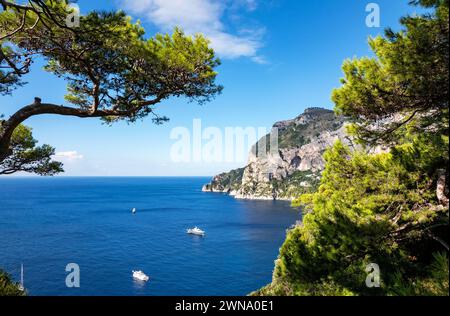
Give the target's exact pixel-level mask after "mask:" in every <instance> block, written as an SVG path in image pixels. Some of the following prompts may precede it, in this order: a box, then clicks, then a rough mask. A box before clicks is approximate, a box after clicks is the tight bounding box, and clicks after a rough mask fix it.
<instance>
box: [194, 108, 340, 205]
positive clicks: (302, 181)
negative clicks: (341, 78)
mask: <svg viewBox="0 0 450 316" xmlns="http://www.w3.org/2000/svg"><path fill="white" fill-rule="evenodd" d="M344 124H345V120H344V118H342V117H337V116H336V115H335V114H334V112H333V111H330V110H326V109H322V108H309V109H307V110H305V112H304V113H303V114H301V115H299V116H298V117H296V118H295V119H293V120H287V121H281V122H278V123H276V124H275V125H274V128H276V129H277V130H278V147H277V150H270V146H269V145H268V146H267V147H268V149H267V151H266V152H265V154H260V153H258V150H257V147H256V145H255V146H254V147H253V148H252V150H251V152H250V154H249V158H248V163H247V166H246V167H244V168H242V169H237V170H232V171H230V172H228V173H223V174H220V175H217V176H215V177H214V178H213V179H212V181H211V182H210V183H208V184H206V185H205V186H204V187H203V191H205V192H224V193H229V194H230V195H233V196H235V197H236V198H239V199H264V200H268V199H270V200H272V199H278V200H281V199H286V200H291V199H293V198H295V197H296V196H298V194H300V193H302V192H305V191H309V190H312V189H314V188H315V187H316V186H317V185H318V183H319V180H320V175H321V172H322V170H323V169H324V160H323V158H322V155H323V153H324V151H325V149H327V148H328V147H330V146H332V145H333V144H334V143H335V142H336V141H337V140H341V141H342V142H344V143H348V142H349V140H348V138H347V136H346V134H345V127H344ZM267 139H269V137H267ZM262 141H267V140H266V139H263V140H261V141H260V142H262Z"/></svg>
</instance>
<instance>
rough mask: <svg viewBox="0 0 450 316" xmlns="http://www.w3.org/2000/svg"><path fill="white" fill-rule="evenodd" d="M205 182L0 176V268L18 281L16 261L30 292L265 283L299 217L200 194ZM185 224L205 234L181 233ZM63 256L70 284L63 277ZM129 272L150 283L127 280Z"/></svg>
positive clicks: (211, 291)
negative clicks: (75, 284) (72, 275)
mask: <svg viewBox="0 0 450 316" xmlns="http://www.w3.org/2000/svg"><path fill="white" fill-rule="evenodd" d="M208 180H209V179H208V178H64V177H57V178H3V179H0V267H1V268H3V269H4V270H6V271H8V272H9V273H10V274H11V275H12V276H13V277H14V278H15V279H16V280H19V275H20V264H21V263H23V264H24V270H25V273H24V274H25V287H26V288H27V290H28V292H29V294H30V295H245V294H248V293H249V292H251V291H253V290H256V289H258V288H260V287H261V286H263V285H265V284H267V283H269V282H270V280H271V275H272V270H273V266H274V260H275V259H276V257H277V255H278V250H279V247H280V246H281V245H282V243H283V240H284V238H285V233H286V229H287V228H288V227H290V226H291V225H292V224H294V223H295V221H296V220H298V219H299V217H300V214H299V212H298V210H295V209H292V208H290V207H289V203H286V202H272V201H240V200H235V199H233V198H232V197H229V196H226V195H222V194H212V193H203V192H201V186H202V185H203V184H204V183H206V182H207V181H208ZM133 207H135V208H136V209H137V213H136V214H135V215H132V214H131V209H132V208H133ZM195 225H198V226H199V227H201V228H202V229H204V230H205V231H206V234H207V235H206V237H205V238H201V237H197V236H192V235H187V234H186V233H185V230H186V228H188V227H192V226H195ZM72 262H74V263H77V264H78V265H79V266H80V285H81V286H80V288H68V287H66V284H65V279H66V275H67V274H68V272H66V271H65V268H66V265H67V264H68V263H72ZM136 269H138V270H141V269H142V270H143V271H144V272H145V273H146V274H148V275H149V276H150V281H149V282H147V283H145V284H142V283H139V282H136V281H134V280H133V279H132V277H131V271H132V270H136Z"/></svg>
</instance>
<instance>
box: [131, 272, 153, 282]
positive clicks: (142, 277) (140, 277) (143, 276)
mask: <svg viewBox="0 0 450 316" xmlns="http://www.w3.org/2000/svg"><path fill="white" fill-rule="evenodd" d="M133 278H134V279H137V280H139V281H144V282H147V281H148V280H149V279H150V278H149V277H148V275H146V274H145V273H144V272H142V271H140V270H139V271H134V270H133Z"/></svg>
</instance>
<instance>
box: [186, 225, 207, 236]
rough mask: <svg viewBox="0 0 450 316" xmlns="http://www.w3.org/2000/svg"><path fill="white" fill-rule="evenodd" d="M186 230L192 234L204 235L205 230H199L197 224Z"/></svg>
mask: <svg viewBox="0 0 450 316" xmlns="http://www.w3.org/2000/svg"><path fill="white" fill-rule="evenodd" d="M186 232H187V233H188V234H192V235H197V236H205V231H204V230H201V229H200V228H198V227H197V226H195V227H194V228H189V229H188V230H187V231H186Z"/></svg>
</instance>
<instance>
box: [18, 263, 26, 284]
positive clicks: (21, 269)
mask: <svg viewBox="0 0 450 316" xmlns="http://www.w3.org/2000/svg"><path fill="white" fill-rule="evenodd" d="M18 288H19V290H20V291H25V287H24V286H23V263H22V264H21V266H20V284H19V285H18Z"/></svg>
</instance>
